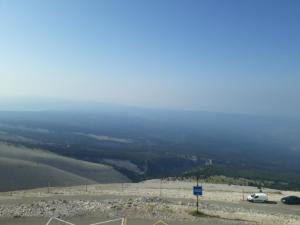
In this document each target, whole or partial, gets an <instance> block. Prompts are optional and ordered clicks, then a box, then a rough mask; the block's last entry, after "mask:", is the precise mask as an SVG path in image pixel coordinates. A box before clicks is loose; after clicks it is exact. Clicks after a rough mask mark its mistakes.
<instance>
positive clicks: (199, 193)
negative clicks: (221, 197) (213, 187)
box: [193, 177, 203, 213]
mask: <svg viewBox="0 0 300 225" xmlns="http://www.w3.org/2000/svg"><path fill="white" fill-rule="evenodd" d="M193 194H194V195H196V196H197V213H199V196H202V195H203V191H202V186H199V178H198V177H197V186H194V188H193Z"/></svg>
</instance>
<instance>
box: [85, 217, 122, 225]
mask: <svg viewBox="0 0 300 225" xmlns="http://www.w3.org/2000/svg"><path fill="white" fill-rule="evenodd" d="M119 220H121V221H122V225H123V223H124V218H118V219H113V220H107V221H102V222H99V223H92V224H89V225H99V224H104V223H110V222H115V221H119Z"/></svg>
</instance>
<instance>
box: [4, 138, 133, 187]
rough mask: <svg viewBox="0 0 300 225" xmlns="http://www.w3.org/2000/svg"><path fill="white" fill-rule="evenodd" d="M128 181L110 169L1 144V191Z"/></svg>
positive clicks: (42, 151) (38, 150)
mask: <svg viewBox="0 0 300 225" xmlns="http://www.w3.org/2000/svg"><path fill="white" fill-rule="evenodd" d="M126 181H129V179H128V178H127V177H125V176H124V175H122V174H121V173H119V172H118V171H116V170H115V169H113V168H112V167H110V166H106V165H103V164H96V163H91V162H86V161H81V160H77V159H72V158H68V157H64V156H59V155H56V154H54V153H51V152H47V151H44V150H41V149H29V148H26V147H22V146H13V145H7V144H4V143H0V191H11V190H18V189H28V188H37V187H45V186H47V185H48V183H50V185H51V186H72V185H82V184H95V183H115V182H126Z"/></svg>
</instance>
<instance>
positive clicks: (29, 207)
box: [0, 180, 300, 225]
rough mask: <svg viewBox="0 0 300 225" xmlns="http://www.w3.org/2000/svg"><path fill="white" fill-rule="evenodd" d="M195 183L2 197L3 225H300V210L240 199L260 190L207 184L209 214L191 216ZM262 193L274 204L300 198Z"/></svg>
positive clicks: (99, 187) (73, 189)
mask: <svg viewBox="0 0 300 225" xmlns="http://www.w3.org/2000/svg"><path fill="white" fill-rule="evenodd" d="M193 185H194V183H192V182H182V181H165V182H162V183H161V182H160V181H159V180H150V181H147V182H143V183H137V184H109V185H91V186H88V187H87V191H86V187H85V186H77V187H69V188H50V193H48V189H47V188H44V189H43V188H42V189H34V190H27V191H17V192H13V193H0V224H1V225H4V224H10V225H13V224H16V225H17V224H28V225H29V224H32V225H35V224H46V222H47V219H49V218H50V217H53V216H54V217H58V218H67V219H68V221H74V223H75V224H90V223H93V221H96V220H98V221H101V220H102V219H104V218H118V217H125V216H126V217H127V218H128V225H135V224H136V225H143V224H145V225H146V224H149V225H150V224H152V223H154V222H155V220H159V219H163V220H165V221H167V222H168V224H169V225H171V224H172V225H181V224H182V225H185V224H190V225H193V224H217V225H218V224H220V225H222V224H224V225H226V224H264V225H271V224H272V225H277V224H278V225H279V224H280V225H282V224H287V225H299V224H300V206H287V205H283V204H281V203H278V204H255V203H248V202H245V201H242V199H243V193H244V198H246V196H247V194H248V193H252V192H256V191H257V189H256V188H253V187H241V186H235V185H223V184H203V187H204V190H205V192H204V197H202V198H200V206H199V208H200V210H201V212H203V213H204V214H205V216H204V217H194V216H192V215H190V212H191V211H193V210H194V209H195V197H194V196H193V195H192V192H191V188H192V186H193ZM264 191H265V192H266V193H268V195H269V198H270V200H272V201H278V200H279V199H280V198H281V197H283V196H286V195H290V194H295V195H299V194H300V193H296V192H285V191H278V190H272V189H266V190H264ZM45 221H46V222H45ZM91 221H92V222H91ZM96 222H97V221H96ZM52 224H55V223H51V225H52ZM56 224H61V223H56ZM110 224H112V223H110ZM118 224H120V223H118Z"/></svg>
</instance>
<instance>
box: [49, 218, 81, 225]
mask: <svg viewBox="0 0 300 225" xmlns="http://www.w3.org/2000/svg"><path fill="white" fill-rule="evenodd" d="M52 220H58V221H60V222H63V223H66V224H69V225H75V224H74V223H70V222H68V221H65V220H62V219H59V218H56V217H51V218H50V219H49V220H48V222H47V223H46V225H49V224H50V223H51V221H52Z"/></svg>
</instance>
